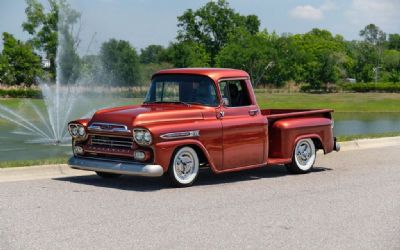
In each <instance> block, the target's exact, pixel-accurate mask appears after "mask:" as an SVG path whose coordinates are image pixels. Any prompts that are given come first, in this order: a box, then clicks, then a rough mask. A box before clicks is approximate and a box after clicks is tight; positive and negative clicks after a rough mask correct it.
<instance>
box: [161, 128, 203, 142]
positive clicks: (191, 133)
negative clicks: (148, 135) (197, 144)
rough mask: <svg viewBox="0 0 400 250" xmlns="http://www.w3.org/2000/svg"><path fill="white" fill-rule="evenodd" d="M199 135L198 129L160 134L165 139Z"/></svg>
mask: <svg viewBox="0 0 400 250" xmlns="http://www.w3.org/2000/svg"><path fill="white" fill-rule="evenodd" d="M199 136H200V131H199V130H192V131H182V132H172V133H166V134H162V135H160V137H161V138H163V139H166V140H172V139H181V138H191V137H199Z"/></svg>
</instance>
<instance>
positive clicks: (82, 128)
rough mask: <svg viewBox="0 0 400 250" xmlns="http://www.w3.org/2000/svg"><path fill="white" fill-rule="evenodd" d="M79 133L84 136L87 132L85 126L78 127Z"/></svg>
mask: <svg viewBox="0 0 400 250" xmlns="http://www.w3.org/2000/svg"><path fill="white" fill-rule="evenodd" d="M78 134H79V135H80V136H84V135H85V134H86V132H85V128H84V127H79V128H78Z"/></svg>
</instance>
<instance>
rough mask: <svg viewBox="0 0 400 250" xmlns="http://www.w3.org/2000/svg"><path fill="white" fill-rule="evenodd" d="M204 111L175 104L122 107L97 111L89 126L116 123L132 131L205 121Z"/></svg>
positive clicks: (195, 107)
mask: <svg viewBox="0 0 400 250" xmlns="http://www.w3.org/2000/svg"><path fill="white" fill-rule="evenodd" d="M203 109H204V108H203V107H200V106H185V105H175V104H166V105H164V104H163V105H147V104H145V105H136V106H133V105H132V106H122V107H116V108H109V109H102V110H99V111H97V112H96V113H95V114H94V115H93V117H92V119H91V121H90V123H89V125H91V124H92V123H94V122H101V123H114V124H122V125H125V126H127V127H128V128H129V129H132V127H136V126H144V125H145V124H149V123H155V122H176V121H183V120H201V119H203V114H202V113H203V112H202V111H203Z"/></svg>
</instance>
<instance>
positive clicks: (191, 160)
mask: <svg viewBox="0 0 400 250" xmlns="http://www.w3.org/2000/svg"><path fill="white" fill-rule="evenodd" d="M171 168H172V177H173V179H174V182H175V183H176V184H178V185H180V186H188V185H190V184H192V183H193V181H194V180H195V179H196V177H197V175H198V173H199V158H198V156H197V153H196V151H195V150H194V149H193V148H191V147H183V148H181V149H179V150H178V151H177V152H176V154H175V156H174V159H173V162H172V166H171Z"/></svg>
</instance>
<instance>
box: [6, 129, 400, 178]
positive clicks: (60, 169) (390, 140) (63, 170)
mask: <svg viewBox="0 0 400 250" xmlns="http://www.w3.org/2000/svg"><path fill="white" fill-rule="evenodd" d="M340 145H341V151H352V150H363V149H370V148H381V147H392V146H400V136H398V137H384V138H377V139H361V140H354V141H348V142H341V143H340ZM339 153H340V152H339ZM93 174H94V172H92V171H85V170H76V169H72V168H70V167H69V165H68V164H56V165H40V166H31V167H15V168H0V183H1V182H13V181H27V180H39V179H52V178H63V177H64V178H65V177H73V176H87V175H93Z"/></svg>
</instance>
